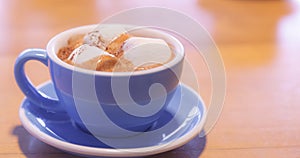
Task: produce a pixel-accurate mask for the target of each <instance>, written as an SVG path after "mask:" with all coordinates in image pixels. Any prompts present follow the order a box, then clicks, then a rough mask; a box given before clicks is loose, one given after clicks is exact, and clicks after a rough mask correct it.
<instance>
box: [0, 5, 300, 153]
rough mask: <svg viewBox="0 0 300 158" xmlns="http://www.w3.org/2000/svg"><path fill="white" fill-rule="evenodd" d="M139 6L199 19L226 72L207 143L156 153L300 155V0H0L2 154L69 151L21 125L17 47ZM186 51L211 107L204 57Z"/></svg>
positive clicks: (42, 72)
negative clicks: (223, 92)
mask: <svg viewBox="0 0 300 158" xmlns="http://www.w3.org/2000/svg"><path fill="white" fill-rule="evenodd" d="M142 6H159V7H166V8H170V9H174V10H176V11H180V12H183V13H185V14H186V15H188V16H190V17H192V18H194V19H195V20H196V21H198V22H199V23H200V24H202V25H203V26H204V27H205V29H207V31H208V32H209V33H210V34H211V36H212V38H213V39H214V40H215V42H216V44H217V46H218V48H219V50H220V53H221V55H222V58H223V61H224V66H225V69H226V73H227V96H226V101H225V104H224V108H223V112H222V114H221V116H220V118H219V121H218V122H217V124H216V125H215V127H214V128H213V130H212V131H211V132H210V133H209V135H208V136H207V137H206V140H205V143H203V141H204V140H203V139H199V138H198V139H195V140H193V141H192V142H191V143H189V144H187V145H186V146H184V147H182V148H180V149H179V150H175V151H172V152H169V153H166V154H162V155H159V156H157V157H177V156H179V157H193V158H194V157H198V156H200V157H220V156H222V157H241V156H242V157H297V156H298V157H299V156H300V136H299V133H300V117H299V116H300V106H299V102H300V78H299V77H300V69H299V66H300V64H299V60H300V53H299V50H300V1H299V0H164V1H162V0H126V1H125V0H111V1H110V0H97V1H96V0H89V1H86V0H72V1H59V0H43V1H40V0H27V1H18V0H10V1H6V0H0V81H1V82H0V90H1V92H0V107H1V110H0V131H1V134H0V157H41V156H42V155H43V153H48V154H49V153H50V154H54V155H55V156H56V157H57V156H58V157H59V156H61V157H67V156H69V155H64V154H62V152H61V151H58V150H56V149H54V148H52V147H50V146H48V145H45V144H43V143H42V142H40V141H38V140H36V139H35V138H33V137H31V136H30V135H29V134H28V133H27V132H26V131H25V130H24V129H23V128H22V126H21V124H20V121H19V118H18V109H19V105H20V103H21V100H22V98H23V97H24V95H23V94H22V93H21V91H20V90H19V89H18V87H17V85H16V83H15V81H14V76H13V65H14V62H15V59H16V57H17V56H18V55H19V53H20V52H21V51H22V50H24V49H27V48H45V47H46V44H47V42H48V41H49V39H51V38H52V37H53V36H54V35H56V34H57V33H59V32H62V31H64V30H66V29H69V28H73V27H76V26H81V25H87V24H95V23H100V22H101V20H103V19H104V18H107V17H109V16H111V15H112V14H114V13H116V12H119V11H122V10H124V9H131V8H134V7H142ZM174 18H176V17H174ZM186 52H187V57H188V59H189V60H190V61H191V63H192V65H193V66H194V67H197V69H196V73H197V77H198V80H199V81H198V82H199V86H200V88H199V89H200V90H199V94H200V95H201V96H202V97H203V98H204V101H205V102H206V104H207V105H209V103H210V101H211V100H210V98H211V93H212V91H211V81H210V74H209V71H208V70H207V67H206V64H205V61H204V60H203V59H202V58H201V57H197V58H196V59H195V58H194V56H195V55H193V54H195V50H194V48H193V47H191V46H186ZM26 71H27V73H28V75H29V76H31V80H32V82H33V83H34V84H40V83H43V82H45V81H47V80H49V75H48V70H47V68H46V67H45V66H41V64H40V63H36V62H30V63H28V64H27V66H26ZM200 148H201V149H200ZM199 151H201V153H199ZM48 154H44V155H43V156H42V157H51V155H50V156H49V155H48ZM47 155H48V156H47ZM52 156H53V155H52ZM55 156H53V157H55ZM70 157H71V156H70Z"/></svg>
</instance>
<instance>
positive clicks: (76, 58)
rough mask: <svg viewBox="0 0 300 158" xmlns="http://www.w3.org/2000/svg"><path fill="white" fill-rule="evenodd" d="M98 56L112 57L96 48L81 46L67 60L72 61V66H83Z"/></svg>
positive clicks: (86, 45)
mask: <svg viewBox="0 0 300 158" xmlns="http://www.w3.org/2000/svg"><path fill="white" fill-rule="evenodd" d="M100 55H109V56H112V55H111V54H109V53H107V52H106V51H104V50H102V49H100V48H98V47H95V46H90V45H88V44H83V45H81V46H80V47H78V48H76V49H75V50H74V51H73V52H72V53H71V54H70V56H69V58H68V60H70V61H72V62H73V63H74V64H83V63H85V62H87V61H89V60H91V59H93V58H95V57H98V56H100Z"/></svg>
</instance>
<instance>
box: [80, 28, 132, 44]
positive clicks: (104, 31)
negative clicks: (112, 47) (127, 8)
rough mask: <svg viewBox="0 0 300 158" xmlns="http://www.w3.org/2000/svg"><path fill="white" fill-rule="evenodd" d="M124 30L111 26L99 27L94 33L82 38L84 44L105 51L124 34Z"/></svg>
mask: <svg viewBox="0 0 300 158" xmlns="http://www.w3.org/2000/svg"><path fill="white" fill-rule="evenodd" d="M126 32H127V31H126V30H125V28H123V27H121V26H118V25H115V26H114V25H112V26H105V25H103V26H99V27H97V28H96V29H95V31H93V32H90V33H88V34H87V35H86V36H85V37H84V43H85V44H89V45H94V46H98V47H99V48H101V49H103V50H105V48H106V47H107V46H108V45H109V44H110V43H111V42H112V41H113V40H114V39H116V38H118V37H119V36H120V35H121V34H124V33H126Z"/></svg>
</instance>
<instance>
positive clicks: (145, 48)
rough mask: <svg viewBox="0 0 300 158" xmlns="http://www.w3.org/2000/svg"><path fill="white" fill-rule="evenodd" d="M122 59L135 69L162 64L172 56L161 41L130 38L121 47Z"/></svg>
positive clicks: (165, 44)
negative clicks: (129, 62)
mask: <svg viewBox="0 0 300 158" xmlns="http://www.w3.org/2000/svg"><path fill="white" fill-rule="evenodd" d="M122 49H123V51H124V55H123V57H124V58H125V59H127V60H129V61H131V62H132V64H133V65H134V66H136V67H138V66H147V65H151V64H158V63H159V64H164V63H166V62H168V61H169V60H170V58H171V56H172V52H171V49H170V47H169V45H168V44H167V43H166V42H165V41H164V40H162V39H156V38H144V37H131V38H129V39H127V40H126V41H125V43H124V45H123V47H122Z"/></svg>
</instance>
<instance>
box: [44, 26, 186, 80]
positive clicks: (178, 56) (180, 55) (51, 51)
mask: <svg viewBox="0 0 300 158" xmlns="http://www.w3.org/2000/svg"><path fill="white" fill-rule="evenodd" d="M99 25H107V26H113V25H121V26H125V27H126V26H127V27H133V26H132V25H125V24H92V25H84V26H79V27H75V28H71V29H68V30H65V31H63V32H61V33H59V34H57V35H55V36H54V37H53V38H51V39H50V41H49V42H48V44H47V47H46V50H47V55H48V57H49V58H50V59H51V60H52V61H53V62H55V63H56V64H58V65H60V66H62V67H64V68H67V69H69V70H72V71H76V72H80V73H83V74H90V75H97V76H140V75H146V74H152V73H157V72H160V71H163V70H166V69H169V68H172V67H174V66H175V65H177V64H178V63H180V62H181V61H182V60H183V59H184V56H185V52H184V47H183V45H182V43H181V42H180V41H179V40H178V39H177V38H175V37H174V36H172V35H170V34H168V33H166V32H163V31H160V30H157V29H152V28H146V29H147V30H148V31H155V32H157V33H159V34H160V35H162V36H164V37H165V38H168V39H169V40H171V41H172V45H174V44H176V46H175V47H176V48H177V49H176V53H174V54H175V56H174V59H172V60H171V61H169V62H167V63H165V64H163V65H162V66H158V67H155V68H151V69H148V70H141V71H132V72H104V71H95V70H89V69H84V68H80V67H76V66H73V65H69V64H67V63H65V62H64V61H62V60H61V59H59V58H58V56H57V55H56V53H57V52H56V50H55V47H54V46H55V45H56V44H57V42H58V40H59V39H61V38H66V36H68V38H66V40H68V39H69V37H70V36H71V35H74V34H76V32H77V34H79V33H88V32H89V31H92V30H93V29H95V28H96V27H98V26H99Z"/></svg>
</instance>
